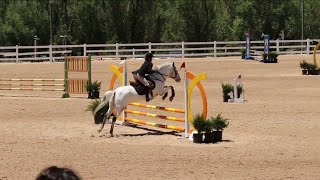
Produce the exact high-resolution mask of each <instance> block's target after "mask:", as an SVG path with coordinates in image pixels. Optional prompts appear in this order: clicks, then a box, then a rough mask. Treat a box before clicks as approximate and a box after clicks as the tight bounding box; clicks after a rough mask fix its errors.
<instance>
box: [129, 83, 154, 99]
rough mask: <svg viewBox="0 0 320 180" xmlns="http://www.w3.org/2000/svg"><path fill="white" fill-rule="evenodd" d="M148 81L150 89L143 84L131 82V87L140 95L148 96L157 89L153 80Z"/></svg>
mask: <svg viewBox="0 0 320 180" xmlns="http://www.w3.org/2000/svg"><path fill="white" fill-rule="evenodd" d="M147 81H148V82H149V84H150V87H146V86H144V84H142V83H141V82H136V81H130V85H131V86H132V87H133V88H134V89H135V90H136V91H137V93H138V94H139V95H146V94H148V93H150V91H152V90H153V89H154V88H155V87H156V86H155V82H154V81H153V80H151V79H147Z"/></svg>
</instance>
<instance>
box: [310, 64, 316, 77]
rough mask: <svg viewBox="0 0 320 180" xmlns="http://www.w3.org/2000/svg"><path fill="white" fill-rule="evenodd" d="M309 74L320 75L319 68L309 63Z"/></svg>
mask: <svg viewBox="0 0 320 180" xmlns="http://www.w3.org/2000/svg"><path fill="white" fill-rule="evenodd" d="M308 74H309V75H318V70H317V66H316V65H315V64H312V63H308Z"/></svg>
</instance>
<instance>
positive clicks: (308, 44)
mask: <svg viewBox="0 0 320 180" xmlns="http://www.w3.org/2000/svg"><path fill="white" fill-rule="evenodd" d="M309 54H310V39H309V38H308V39H307V55H309Z"/></svg>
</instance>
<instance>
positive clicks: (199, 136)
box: [193, 133, 203, 143]
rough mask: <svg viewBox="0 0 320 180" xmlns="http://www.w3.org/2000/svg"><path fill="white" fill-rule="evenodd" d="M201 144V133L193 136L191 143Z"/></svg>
mask: <svg viewBox="0 0 320 180" xmlns="http://www.w3.org/2000/svg"><path fill="white" fill-rule="evenodd" d="M202 142H203V134H202V133H200V134H199V133H197V134H193V143H202Z"/></svg>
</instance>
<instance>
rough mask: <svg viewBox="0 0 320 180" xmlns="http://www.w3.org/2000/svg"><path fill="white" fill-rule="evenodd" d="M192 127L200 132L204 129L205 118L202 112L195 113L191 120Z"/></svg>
mask: <svg viewBox="0 0 320 180" xmlns="http://www.w3.org/2000/svg"><path fill="white" fill-rule="evenodd" d="M192 125H193V127H194V128H195V129H196V130H197V131H198V133H202V132H204V131H205V130H206V119H205V118H204V115H203V114H201V115H200V114H196V116H195V117H194V118H193V121H192Z"/></svg>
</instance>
